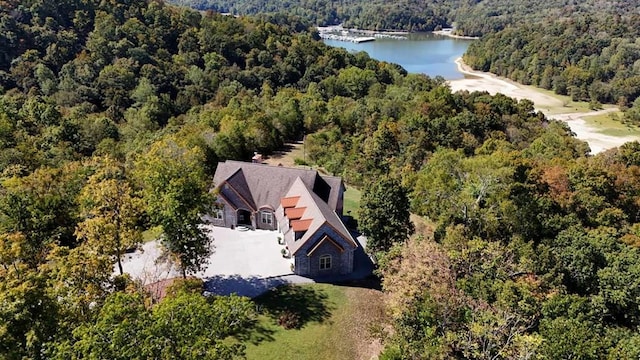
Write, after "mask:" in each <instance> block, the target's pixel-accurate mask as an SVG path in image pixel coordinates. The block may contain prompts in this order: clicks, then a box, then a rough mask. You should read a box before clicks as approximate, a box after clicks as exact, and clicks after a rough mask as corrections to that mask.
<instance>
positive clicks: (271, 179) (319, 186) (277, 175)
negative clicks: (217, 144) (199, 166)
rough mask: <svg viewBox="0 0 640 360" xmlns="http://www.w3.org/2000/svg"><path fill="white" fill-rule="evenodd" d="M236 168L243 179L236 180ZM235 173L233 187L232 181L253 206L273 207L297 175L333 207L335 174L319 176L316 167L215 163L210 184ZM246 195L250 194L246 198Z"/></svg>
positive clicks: (337, 191) (336, 185)
mask: <svg viewBox="0 0 640 360" xmlns="http://www.w3.org/2000/svg"><path fill="white" fill-rule="evenodd" d="M238 171H241V175H242V179H243V182H242V181H240V176H239V174H237V172H238ZM235 176H237V177H238V184H239V185H238V188H236V186H235V181H234V185H233V186H234V189H236V191H237V192H238V193H240V194H241V195H242V196H243V197H245V198H247V201H248V202H250V203H251V204H252V206H253V207H254V208H257V207H262V206H264V205H270V206H271V207H273V208H274V209H276V208H277V207H278V206H279V205H280V200H281V199H282V197H283V196H284V195H285V194H286V193H287V191H288V190H289V189H290V188H291V186H292V185H293V183H294V182H295V181H296V179H298V178H300V179H301V180H302V182H303V183H304V185H305V186H306V187H307V188H308V189H311V190H312V191H313V192H314V193H316V195H318V196H319V197H320V198H321V199H322V200H323V201H324V202H328V204H329V206H330V207H331V208H332V209H334V210H335V209H336V207H337V206H338V198H339V194H340V191H341V184H342V180H341V179H340V178H339V177H334V176H325V175H321V174H319V173H318V171H316V170H308V169H298V168H288V167H282V166H270V165H263V164H254V163H246V162H241V161H232V160H227V161H225V162H220V163H218V167H217V168H216V173H215V175H214V178H213V180H214V184H215V186H217V187H219V186H220V184H222V183H223V182H224V181H225V180H231V178H232V177H235ZM234 180H235V179H234ZM240 184H242V186H240ZM245 184H246V185H245ZM247 194H251V196H250V198H249V196H248V195H247Z"/></svg>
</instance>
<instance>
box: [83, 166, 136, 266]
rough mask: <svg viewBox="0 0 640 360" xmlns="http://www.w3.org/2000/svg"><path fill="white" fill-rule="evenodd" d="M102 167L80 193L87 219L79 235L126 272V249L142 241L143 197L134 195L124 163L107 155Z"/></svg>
mask: <svg viewBox="0 0 640 360" xmlns="http://www.w3.org/2000/svg"><path fill="white" fill-rule="evenodd" d="M98 166H99V169H98V170H97V171H96V173H95V174H93V175H92V176H90V177H89V181H88V182H87V185H85V187H84V188H83V189H82V192H81V193H80V208H81V212H82V213H83V214H84V217H85V220H84V221H83V222H81V223H80V224H78V227H77V228H76V236H77V237H78V238H79V239H81V240H85V241H86V242H87V243H88V244H89V245H90V246H93V247H96V248H98V249H100V252H101V253H103V254H109V255H110V256H111V257H112V258H114V260H115V261H116V262H117V263H118V270H119V271H120V275H122V274H123V270H122V261H121V258H122V255H123V253H124V251H125V250H126V249H129V248H131V247H134V246H135V245H137V244H139V243H140V242H141V241H142V232H141V231H140V228H139V226H138V221H139V218H140V215H141V212H142V199H140V198H138V197H136V196H135V195H134V193H133V189H132V188H131V186H130V185H129V183H128V181H127V179H126V174H125V169H124V166H123V164H119V163H117V162H116V161H114V160H113V159H110V158H105V159H103V161H102V163H101V164H99V165H98Z"/></svg>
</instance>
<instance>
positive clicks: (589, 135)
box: [447, 57, 640, 154]
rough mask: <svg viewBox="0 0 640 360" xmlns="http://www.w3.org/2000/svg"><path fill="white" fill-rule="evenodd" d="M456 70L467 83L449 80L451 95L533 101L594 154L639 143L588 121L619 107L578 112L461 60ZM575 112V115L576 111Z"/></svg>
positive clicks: (557, 100) (559, 101)
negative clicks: (463, 93) (485, 94)
mask: <svg viewBox="0 0 640 360" xmlns="http://www.w3.org/2000/svg"><path fill="white" fill-rule="evenodd" d="M455 63H456V66H457V69H458V71H459V72H460V73H462V74H464V75H465V78H464V79H459V80H450V81H448V82H447V83H448V85H449V87H450V88H451V91H452V92H456V91H464V90H467V91H470V92H473V91H487V92H489V93H490V94H491V95H495V94H496V93H502V94H504V95H506V96H509V97H512V98H515V99H518V100H522V99H528V100H531V101H532V102H533V104H534V107H535V110H536V111H540V112H542V113H543V114H545V116H546V117H547V118H549V119H555V120H559V121H564V122H565V123H566V124H567V125H569V128H570V129H571V131H572V132H573V133H574V134H576V138H578V139H580V140H583V141H586V142H587V143H588V144H589V147H590V148H591V153H592V154H597V153H599V152H602V151H604V150H607V149H610V148H614V147H618V146H620V145H622V144H624V143H626V142H629V141H634V140H640V136H638V135H628V136H611V135H606V134H603V133H601V132H600V131H601V128H598V127H597V126H594V125H592V124H589V122H588V121H587V120H585V119H584V118H585V117H588V116H594V115H602V114H607V113H611V112H615V111H618V108H617V107H609V108H607V109H604V110H598V111H591V110H587V111H582V112H580V111H578V109H577V108H573V109H572V108H570V107H567V101H563V100H562V99H559V98H557V97H554V96H551V95H548V94H545V93H544V92H543V91H541V90H536V89H535V88H532V87H528V86H526V85H522V84H519V83H517V82H515V81H512V80H510V79H506V78H503V77H499V76H497V75H495V74H492V73H488V72H482V71H476V70H473V69H472V68H471V67H470V66H468V65H467V64H465V63H464V61H463V60H462V58H461V57H459V58H457V59H456V60H455ZM574 110H575V111H574Z"/></svg>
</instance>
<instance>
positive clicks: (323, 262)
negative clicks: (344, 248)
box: [320, 255, 331, 270]
mask: <svg viewBox="0 0 640 360" xmlns="http://www.w3.org/2000/svg"><path fill="white" fill-rule="evenodd" d="M329 269H331V255H322V256H320V270H329Z"/></svg>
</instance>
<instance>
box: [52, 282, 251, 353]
mask: <svg viewBox="0 0 640 360" xmlns="http://www.w3.org/2000/svg"><path fill="white" fill-rule="evenodd" d="M254 319H255V312H254V310H253V303H252V302H251V301H250V300H249V299H248V298H243V297H238V296H225V297H218V298H215V299H208V298H206V297H204V296H202V295H201V294H199V293H189V292H179V293H178V294H176V295H174V296H170V297H167V298H165V299H164V300H163V301H162V302H161V303H160V304H158V305H156V306H154V307H153V308H151V309H149V308H147V307H146V306H145V299H144V298H143V297H142V296H141V295H140V294H127V293H122V292H116V293H113V294H112V295H110V296H109V297H108V299H107V301H106V302H105V305H104V306H103V307H102V309H101V310H100V313H99V314H98V316H97V318H96V320H95V321H93V322H90V323H86V324H84V325H82V326H80V327H79V328H77V329H76V330H75V331H73V338H72V340H71V341H70V342H69V343H58V344H54V346H53V351H52V354H51V355H52V356H51V358H53V359H69V358H90V359H162V360H165V359H166V360H182V359H184V360H187V359H194V360H195V359H237V358H238V357H241V356H243V355H244V345H242V344H240V343H237V342H236V343H233V342H228V341H225V339H226V338H228V337H229V336H234V335H239V334H242V333H244V332H247V331H249V330H250V329H251V328H252V324H253V323H254Z"/></svg>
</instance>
